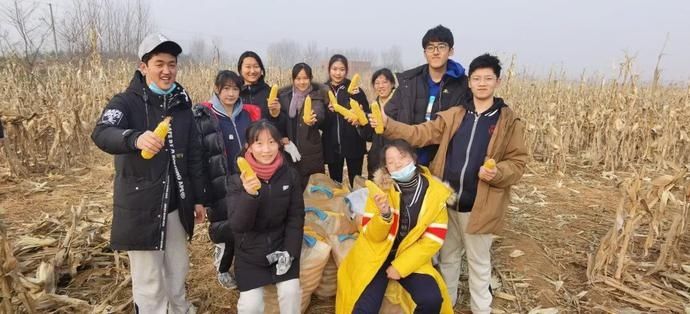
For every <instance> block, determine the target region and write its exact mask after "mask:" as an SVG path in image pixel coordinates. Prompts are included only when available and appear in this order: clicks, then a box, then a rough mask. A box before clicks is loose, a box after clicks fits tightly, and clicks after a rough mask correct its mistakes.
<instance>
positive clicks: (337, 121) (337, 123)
mask: <svg viewBox="0 0 690 314" xmlns="http://www.w3.org/2000/svg"><path fill="white" fill-rule="evenodd" d="M331 89H332V87H331ZM340 90H341V88H338V89H337V90H336V91H335V101H338V93H339V92H340ZM350 109H352V108H350ZM335 123H336V130H337V132H336V134H337V136H338V150H339V151H341V152H340V154H341V155H342V147H340V115H336V116H335Z"/></svg>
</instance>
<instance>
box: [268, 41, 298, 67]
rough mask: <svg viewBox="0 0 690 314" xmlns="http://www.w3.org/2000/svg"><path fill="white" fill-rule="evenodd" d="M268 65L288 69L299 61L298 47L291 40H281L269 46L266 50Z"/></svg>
mask: <svg viewBox="0 0 690 314" xmlns="http://www.w3.org/2000/svg"><path fill="white" fill-rule="evenodd" d="M266 52H267V55H268V64H269V65H270V66H274V67H281V68H289V67H292V66H293V65H294V64H295V63H297V62H299V61H301V60H300V59H301V57H302V54H301V51H300V46H299V44H298V43H297V42H295V41H292V40H282V41H280V42H277V43H273V44H270V45H269V46H268V49H267V51H266Z"/></svg>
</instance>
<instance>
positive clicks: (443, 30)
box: [422, 25, 455, 48]
mask: <svg viewBox="0 0 690 314" xmlns="http://www.w3.org/2000/svg"><path fill="white" fill-rule="evenodd" d="M432 41H437V42H442V43H446V44H448V46H450V48H453V44H454V43H455V42H454V41H453V33H452V32H451V31H450V29H448V28H447V27H445V26H443V25H438V26H436V27H434V28H432V29H430V30H428V31H426V34H424V37H422V48H426V46H427V45H429V43H430V42H432Z"/></svg>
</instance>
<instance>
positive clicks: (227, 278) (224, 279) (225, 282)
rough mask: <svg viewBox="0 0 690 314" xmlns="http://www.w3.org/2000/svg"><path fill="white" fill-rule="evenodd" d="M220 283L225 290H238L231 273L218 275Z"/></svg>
mask: <svg viewBox="0 0 690 314" xmlns="http://www.w3.org/2000/svg"><path fill="white" fill-rule="evenodd" d="M218 282H219V283H220V285H221V286H222V287H223V288H225V289H228V290H235V289H237V281H235V278H233V277H232V274H231V273H230V272H224V273H218Z"/></svg>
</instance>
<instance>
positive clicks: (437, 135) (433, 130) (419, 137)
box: [383, 118, 446, 147]
mask: <svg viewBox="0 0 690 314" xmlns="http://www.w3.org/2000/svg"><path fill="white" fill-rule="evenodd" d="M445 128H446V121H445V120H444V119H440V118H437V119H434V120H431V121H427V122H424V123H422V124H416V125H408V124H405V123H402V122H398V121H395V120H393V119H388V122H386V126H385V128H384V129H383V136H384V137H386V138H389V139H404V140H406V141H407V142H408V143H410V145H412V146H415V147H424V146H428V145H433V144H440V142H441V138H442V136H441V135H443V130H444V129H445Z"/></svg>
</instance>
